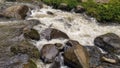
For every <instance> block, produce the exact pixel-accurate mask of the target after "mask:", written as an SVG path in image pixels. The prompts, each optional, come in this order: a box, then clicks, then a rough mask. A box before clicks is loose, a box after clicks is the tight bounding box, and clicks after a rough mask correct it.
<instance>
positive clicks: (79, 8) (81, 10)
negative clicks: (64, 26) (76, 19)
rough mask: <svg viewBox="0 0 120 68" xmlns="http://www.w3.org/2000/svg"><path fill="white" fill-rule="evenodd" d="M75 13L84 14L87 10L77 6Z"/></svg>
mask: <svg viewBox="0 0 120 68" xmlns="http://www.w3.org/2000/svg"><path fill="white" fill-rule="evenodd" d="M75 12H76V13H83V12H85V8H84V7H83V6H81V5H77V6H76V8H75Z"/></svg>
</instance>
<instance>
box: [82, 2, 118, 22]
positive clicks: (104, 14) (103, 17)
mask: <svg viewBox="0 0 120 68" xmlns="http://www.w3.org/2000/svg"><path fill="white" fill-rule="evenodd" d="M82 5H83V6H84V7H85V9H86V13H87V14H88V15H90V16H92V17H95V18H96V19H97V20H98V21H101V22H108V21H110V22H111V21H115V22H120V0H114V1H113V0H111V1H110V2H109V3H108V4H98V3H95V2H93V1H88V2H86V3H82Z"/></svg>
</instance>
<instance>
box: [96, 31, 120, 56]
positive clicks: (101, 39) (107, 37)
mask: <svg viewBox="0 0 120 68" xmlns="http://www.w3.org/2000/svg"><path fill="white" fill-rule="evenodd" d="M94 44H95V45H96V46H98V47H100V48H102V49H103V50H104V51H106V52H108V53H115V54H120V37H119V36H118V35H116V34H114V33H107V34H104V35H101V36H98V37H96V38H95V40H94Z"/></svg>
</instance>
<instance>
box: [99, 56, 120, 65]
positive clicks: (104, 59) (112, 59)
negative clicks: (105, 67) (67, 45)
mask: <svg viewBox="0 0 120 68" xmlns="http://www.w3.org/2000/svg"><path fill="white" fill-rule="evenodd" d="M101 61H102V62H107V63H110V64H120V63H119V62H120V59H119V58H118V57H117V56H116V55H113V54H104V55H103V56H102V57H101Z"/></svg>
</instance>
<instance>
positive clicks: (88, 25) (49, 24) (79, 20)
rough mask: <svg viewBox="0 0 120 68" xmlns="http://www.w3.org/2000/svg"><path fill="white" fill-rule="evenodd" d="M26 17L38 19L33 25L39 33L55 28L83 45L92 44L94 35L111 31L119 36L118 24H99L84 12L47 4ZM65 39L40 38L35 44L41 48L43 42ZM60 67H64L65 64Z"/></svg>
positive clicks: (55, 41)
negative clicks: (37, 22) (75, 11)
mask: <svg viewBox="0 0 120 68" xmlns="http://www.w3.org/2000/svg"><path fill="white" fill-rule="evenodd" d="M48 11H50V12H52V13H54V15H50V14H47V12H48ZM27 19H28V20H29V19H37V20H40V22H41V24H39V25H37V26H35V27H34V28H35V29H37V30H38V31H39V33H40V32H41V31H42V30H44V29H45V28H56V29H58V30H61V31H63V32H65V33H66V34H67V35H68V36H69V37H70V39H73V40H77V41H79V43H80V44H82V45H84V46H86V45H88V46H93V45H94V44H93V40H94V38H95V37H97V36H99V35H102V34H105V33H108V32H113V33H116V34H117V35H119V36H120V25H116V24H112V25H105V24H104V25H100V24H99V23H97V21H96V20H95V19H94V18H90V17H87V16H85V15H84V14H76V13H74V12H65V11H61V10H56V9H52V8H51V7H48V6H45V7H44V8H42V9H35V10H32V11H31V15H30V16H29V17H28V18H27ZM65 41H66V40H60V39H53V40H51V41H47V40H45V39H42V40H40V41H37V42H36V43H35V45H36V46H37V47H38V48H39V49H41V48H42V45H44V44H47V43H58V42H60V43H64V42H65ZM38 64H40V63H38ZM41 64H42V65H43V67H42V68H48V67H49V65H45V66H44V64H43V63H41ZM38 66H39V65H38ZM39 68H41V66H39ZM61 68H65V66H63V67H61Z"/></svg>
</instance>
